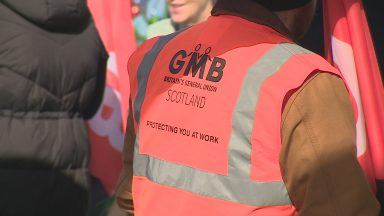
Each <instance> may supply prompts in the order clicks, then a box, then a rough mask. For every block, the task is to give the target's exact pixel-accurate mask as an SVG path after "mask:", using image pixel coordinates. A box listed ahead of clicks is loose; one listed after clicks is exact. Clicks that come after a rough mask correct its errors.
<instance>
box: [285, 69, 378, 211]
mask: <svg viewBox="0 0 384 216" xmlns="http://www.w3.org/2000/svg"><path fill="white" fill-rule="evenodd" d="M282 117H283V121H282V144H283V148H282V152H281V154H280V163H281V169H282V174H283V179H284V181H285V184H286V186H287V189H288V193H289V196H290V198H291V200H292V202H293V204H294V205H295V207H296V208H297V209H298V210H299V213H300V215H305V216H306V215H308V216H317V215H319V216H327V215H332V216H333V215H335V216H360V215H361V216H371V215H372V216H376V215H378V214H379V209H380V207H379V205H378V202H377V200H376V199H375V197H374V195H373V193H372V192H371V190H370V187H369V185H368V183H367V180H366V178H365V175H364V173H363V171H362V169H361V167H360V165H359V163H358V161H357V157H356V147H355V137H356V132H355V123H354V114H353V110H352V106H351V103H350V100H349V96H348V93H347V90H346V88H345V85H344V83H343V81H342V80H341V79H340V78H339V77H337V76H335V75H331V74H329V73H318V74H316V75H314V76H313V77H312V78H310V79H309V80H308V81H307V82H306V83H305V84H304V85H303V86H302V87H301V88H300V89H299V90H298V91H296V92H295V93H294V94H293V95H292V96H291V97H290V99H289V100H288V102H287V104H286V106H285V108H284V111H283V116H282Z"/></svg>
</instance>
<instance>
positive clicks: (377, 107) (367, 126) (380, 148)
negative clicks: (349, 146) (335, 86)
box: [323, 0, 384, 190]
mask: <svg viewBox="0 0 384 216" xmlns="http://www.w3.org/2000/svg"><path fill="white" fill-rule="evenodd" d="M323 8H324V32H325V51H326V57H327V59H328V60H329V61H330V62H331V63H332V64H333V65H334V66H336V67H338V68H339V69H340V71H341V73H342V75H343V78H344V80H345V81H346V83H347V86H348V88H349V91H350V93H351V94H352V96H353V98H354V102H355V111H356V120H357V123H356V128H357V139H356V144H357V154H358V157H359V162H360V164H361V166H362V168H363V170H364V171H365V173H366V175H367V177H368V179H369V181H370V184H371V186H372V188H373V189H374V190H376V186H375V179H384V89H383V83H382V81H381V77H380V71H379V66H378V62H377V58H376V54H375V50H374V46H373V43H372V38H371V35H370V31H369V26H368V23H367V19H366V16H365V11H364V8H363V5H362V2H361V0H323Z"/></svg>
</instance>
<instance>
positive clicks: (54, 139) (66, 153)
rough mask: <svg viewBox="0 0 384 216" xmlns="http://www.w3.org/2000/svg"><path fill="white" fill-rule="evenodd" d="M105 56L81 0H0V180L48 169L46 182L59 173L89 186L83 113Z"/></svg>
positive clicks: (92, 108) (96, 93) (98, 94)
mask: <svg viewBox="0 0 384 216" xmlns="http://www.w3.org/2000/svg"><path fill="white" fill-rule="evenodd" d="M106 60H107V54H106V52H105V49H104V46H103V44H102V42H101V40H100V38H99V35H98V33H97V31H96V28H95V26H94V24H93V21H92V19H91V17H90V13H89V10H88V8H87V6H86V1H85V0H0V179H1V178H2V177H3V179H4V176H1V175H2V173H4V172H11V171H12V172H15V171H17V172H18V173H20V172H22V171H25V172H32V171H36V172H35V173H38V172H42V171H47V172H46V173H44V172H43V173H41V175H42V179H43V178H44V177H43V176H44V175H45V174H47V176H49V178H50V179H48V180H47V181H48V183H47V184H49V183H52V181H54V180H52V176H53V175H56V174H57V175H62V174H63V176H66V177H68V179H70V180H73V181H74V182H75V183H76V184H77V185H80V186H81V187H83V188H87V179H86V178H87V175H86V174H87V169H86V167H87V162H88V155H89V143H88V135H87V129H86V126H85V122H84V119H86V118H89V117H91V116H92V115H93V114H94V113H95V112H96V110H97V108H98V106H99V104H100V102H101V99H102V94H103V86H104V80H105V67H106ZM52 170H55V171H57V172H55V174H52ZM21 175H22V174H21ZM36 175H40V174H36ZM6 176H9V175H6ZM1 181H2V180H0V187H1V183H2V182H1ZM4 181H5V180H4ZM48 186H49V185H47V187H48ZM47 191H52V190H50V189H47ZM1 193H2V194H4V193H3V192H1ZM26 193H27V192H26ZM0 203H1V200H0ZM0 215H3V214H2V212H1V204H0ZM29 215H30V214H29Z"/></svg>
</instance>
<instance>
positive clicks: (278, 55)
mask: <svg viewBox="0 0 384 216" xmlns="http://www.w3.org/2000/svg"><path fill="white" fill-rule="evenodd" d="M300 53H309V51H307V50H305V49H303V48H302V47H300V46H298V45H295V44H280V45H277V46H276V47H274V48H272V49H271V50H269V52H267V53H266V54H265V55H264V56H263V57H262V58H261V59H260V60H259V61H258V62H256V63H255V64H254V65H252V67H251V68H250V69H249V70H248V73H247V74H246V76H245V77H244V81H243V85H242V87H241V90H240V96H239V99H238V101H237V104H236V106H235V109H234V111H233V115H232V133H231V136H230V141H229V147H228V150H229V159H228V160H229V176H238V177H244V178H245V177H249V176H250V170H251V169H250V161H251V145H250V143H251V135H252V129H253V123H254V114H255V108H256V104H257V101H258V99H259V91H260V87H261V86H262V83H263V82H264V81H265V80H266V79H267V78H268V77H269V76H272V75H273V74H274V73H276V72H277V71H279V70H280V68H281V66H282V65H283V64H284V63H285V62H286V61H288V59H289V58H290V57H291V56H293V55H295V54H300Z"/></svg>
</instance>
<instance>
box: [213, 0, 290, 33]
mask: <svg viewBox="0 0 384 216" xmlns="http://www.w3.org/2000/svg"><path fill="white" fill-rule="evenodd" d="M240 2H241V3H240ZM211 13H212V16H219V15H234V16H238V17H241V18H243V19H246V20H249V21H252V22H255V23H258V24H261V25H266V26H269V27H271V28H273V29H274V30H276V31H278V32H279V33H280V34H282V35H284V36H286V37H288V38H289V39H291V40H292V37H291V36H290V33H289V30H288V29H287V28H286V27H285V26H284V24H283V23H282V22H281V21H280V19H279V18H278V17H277V16H276V15H275V14H274V13H273V12H271V11H269V10H268V9H266V8H265V7H263V6H261V5H260V4H258V3H256V2H255V1H254V0H218V1H217V3H216V4H215V6H214V7H213V9H212V12H211Z"/></svg>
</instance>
